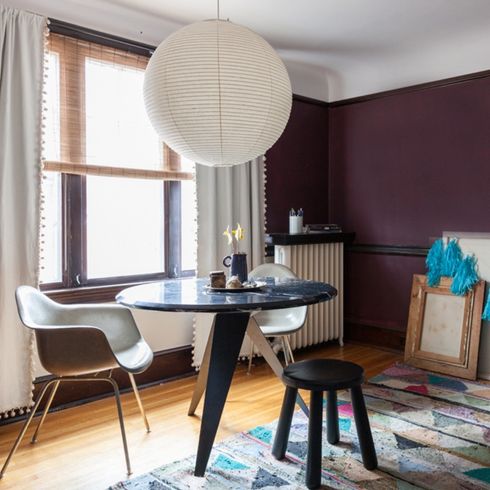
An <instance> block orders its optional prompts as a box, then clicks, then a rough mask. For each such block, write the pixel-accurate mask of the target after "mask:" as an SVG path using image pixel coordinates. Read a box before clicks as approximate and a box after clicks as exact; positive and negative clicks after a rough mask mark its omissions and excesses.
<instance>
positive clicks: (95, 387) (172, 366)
mask: <svg viewBox="0 0 490 490" xmlns="http://www.w3.org/2000/svg"><path fill="white" fill-rule="evenodd" d="M154 356H155V357H154V359H153V363H152V364H151V366H150V367H149V368H148V369H147V370H146V371H145V372H144V373H141V374H138V375H136V376H135V379H136V382H137V383H138V387H140V388H145V387H148V386H153V385H156V384H160V383H164V382H168V381H173V380H175V379H179V378H185V377H188V376H193V375H196V374H197V373H196V371H195V369H194V368H193V367H192V346H190V345H185V346H183V347H176V348H174V349H168V350H164V351H159V352H155V354H154ZM112 377H113V378H114V379H115V380H116V381H117V384H118V385H119V388H120V390H121V392H123V393H124V392H127V391H131V390H132V388H131V384H130V381H129V377H128V375H127V374H126V373H125V372H124V371H122V370H121V369H114V371H113V372H112ZM49 379H52V376H42V377H40V378H37V379H36V380H35V381H34V394H33V396H34V399H36V398H37V396H38V395H39V392H40V391H41V389H42V387H43V384H44V383H45V382H46V381H48V380H49ZM108 396H114V392H113V391H112V388H111V386H110V385H108V384H107V383H97V382H93V383H76V382H75V383H69V382H65V383H61V385H60V388H59V390H58V392H57V393H56V396H55V398H54V400H53V403H52V406H51V409H50V412H54V411H57V410H62V409H64V408H70V407H74V406H77V405H82V404H84V403H89V402H92V401H95V400H99V399H101V398H106V397H108ZM44 404H45V403H44V401H43V402H41V405H40V407H39V409H40V410H42V409H43V408H44ZM24 418H26V415H21V416H17V417H11V418H8V419H2V420H0V425H4V424H10V423H13V422H17V421H18V420H22V419H24Z"/></svg>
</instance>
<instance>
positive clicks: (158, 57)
mask: <svg viewBox="0 0 490 490" xmlns="http://www.w3.org/2000/svg"><path fill="white" fill-rule="evenodd" d="M144 100H145V106H146V111H147V113H148V116H149V118H150V121H151V123H152V125H153V127H154V128H155V130H156V131H157V133H158V134H159V136H160V137H161V138H162V140H163V141H164V142H165V143H166V144H167V145H168V146H170V148H172V149H173V150H174V151H176V152H177V153H179V154H180V155H182V156H184V157H186V158H188V159H190V160H192V161H194V162H197V163H201V164H204V165H209V166H229V165H236V164H240V163H244V162H247V161H249V160H252V159H254V158H256V157H258V156H259V155H263V154H264V153H265V152H266V150H268V149H269V148H270V147H271V146H272V145H273V144H274V143H275V142H276V141H277V139H278V138H279V136H280V135H281V134H282V132H283V130H284V128H285V126H286V123H287V121H288V119H289V114H290V112H291V103H292V94H291V83H290V81H289V76H288V73H287V70H286V67H285V66H284V63H283V62H282V60H281V59H280V58H279V56H278V55H277V53H276V52H275V51H274V49H273V48H272V46H271V45H270V44H269V43H268V42H267V41H265V40H264V39H263V38H261V37H260V36H259V35H258V34H256V33H255V32H253V31H251V30H250V29H247V28H246V27H242V26H239V25H237V24H233V23H231V22H229V21H223V20H207V21H203V22H197V23H195V24H190V25H188V26H186V27H183V28H182V29H179V30H178V31H177V32H175V33H173V34H172V35H170V36H169V37H168V38H167V39H165V40H164V41H163V42H162V43H161V44H160V46H158V48H157V50H156V51H155V53H154V54H153V56H152V58H151V59H150V62H149V64H148V67H147V69H146V74H145V82H144Z"/></svg>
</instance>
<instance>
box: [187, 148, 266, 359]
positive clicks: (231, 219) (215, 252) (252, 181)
mask: <svg viewBox="0 0 490 490" xmlns="http://www.w3.org/2000/svg"><path fill="white" fill-rule="evenodd" d="M196 197H197V212H198V217H197V276H198V277H204V276H207V275H208V274H209V271H211V270H223V264H222V260H223V257H225V256H226V255H229V254H230V252H231V250H230V246H229V245H228V243H227V241H226V238H225V237H224V236H223V231H224V230H225V229H226V227H227V226H230V228H231V227H233V228H234V227H235V226H236V224H237V222H238V223H240V225H241V226H242V227H243V228H244V230H245V238H244V239H243V241H241V242H240V251H241V252H245V253H247V262H248V269H249V271H250V270H252V269H253V268H254V267H256V266H258V265H259V264H262V263H263V262H264V256H265V243H264V235H265V157H259V158H256V159H255V160H253V161H251V162H247V163H244V164H243V165H235V166H233V167H206V166H204V165H196ZM225 272H227V271H225ZM213 317H214V315H208V314H199V315H196V316H195V319H194V355H193V361H194V363H193V365H194V366H196V367H199V366H200V365H201V360H202V356H203V354H204V349H205V347H206V342H207V339H208V336H209V331H210V329H211V326H212V321H213ZM249 350H250V346H249V344H248V339H245V342H244V344H243V346H242V350H241V353H240V355H241V356H245V355H248V353H249Z"/></svg>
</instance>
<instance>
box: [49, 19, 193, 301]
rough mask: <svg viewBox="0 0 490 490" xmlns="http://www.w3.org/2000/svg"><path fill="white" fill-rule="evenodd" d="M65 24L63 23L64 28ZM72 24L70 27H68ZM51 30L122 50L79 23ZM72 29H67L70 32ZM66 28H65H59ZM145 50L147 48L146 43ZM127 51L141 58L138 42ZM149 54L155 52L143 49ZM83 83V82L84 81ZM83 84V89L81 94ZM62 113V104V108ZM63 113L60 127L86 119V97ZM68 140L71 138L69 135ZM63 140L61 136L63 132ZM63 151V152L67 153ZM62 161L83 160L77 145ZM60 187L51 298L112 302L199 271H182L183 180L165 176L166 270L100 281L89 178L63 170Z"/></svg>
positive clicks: (108, 39)
mask: <svg viewBox="0 0 490 490" xmlns="http://www.w3.org/2000/svg"><path fill="white" fill-rule="evenodd" d="M60 25H61V27H60ZM67 26H68V27H67ZM50 28H51V31H52V32H55V33H56V32H58V33H62V34H63V35H69V36H71V37H74V38H76V39H84V40H89V41H92V42H96V43H99V44H101V45H105V46H109V47H114V48H119V49H120V48H121V47H122V46H121V45H120V42H119V41H117V39H118V38H115V39H116V41H117V42H115V43H111V39H110V38H111V37H110V36H106V35H103V36H102V37H101V34H100V33H96V32H95V31H93V32H91V33H89V34H90V35H91V37H90V38H89V39H88V38H87V32H86V30H84V31H83V33H82V35H80V31H79V30H77V29H76V28H75V26H70V25H69V24H64V23H59V22H57V21H51V24H50ZM67 29H68V30H67ZM60 31H62V32H60ZM145 48H146V47H145ZM124 49H126V50H127V51H129V52H131V51H133V52H134V53H136V54H138V55H140V56H141V54H142V52H141V50H140V47H139V46H137V45H136V46H132V45H131V44H128V45H125V46H124ZM144 54H146V56H149V54H151V52H150V51H149V50H147V51H144ZM75 78H77V80H73V83H75V84H78V83H80V80H81V79H83V78H82V77H75ZM82 83H83V82H82ZM83 91H84V88H83V90H82V88H79V92H80V94H82V93H83ZM61 110H62V111H63V107H62V108H61ZM65 110H66V114H68V113H69V115H68V116H67V115H66V114H65V127H63V123H62V127H61V131H62V132H63V131H69V129H67V128H69V126H70V123H72V122H73V121H69V120H68V119H69V118H73V117H74V118H78V119H80V118H83V117H84V108H83V101H80V110H79V111H69V110H67V109H65ZM76 125H77V126H78V127H80V128H82V132H83V129H84V124H80V121H77V123H76ZM64 137H65V138H67V137H68V136H67V135H66V134H65V135H64ZM62 138H63V135H62ZM80 141H81V142H82V144H83V142H84V134H81V136H80ZM63 152H64V153H65V154H63ZM61 159H62V160H63V161H69V162H74V163H82V161H81V158H80V153H79V151H78V150H77V148H76V145H75V148H69V149H68V150H66V149H63V148H62V155H61ZM60 175H61V189H62V193H61V194H62V198H61V200H62V203H61V208H62V242H63V247H62V281H61V282H58V283H44V284H42V285H41V289H42V290H43V291H45V292H46V293H47V294H48V295H49V296H50V297H52V298H53V299H55V300H57V301H60V302H64V303H77V302H99V301H113V300H114V297H115V295H116V294H117V293H118V292H119V291H120V290H121V289H123V288H124V287H127V286H128V285H132V284H139V283H143V282H148V281H155V280H161V279H165V278H175V277H185V276H193V275H194V274H195V271H193V270H190V271H182V270H181V259H182V257H181V182H180V181H178V180H163V181H162V185H163V200H164V202H163V206H164V249H165V255H164V261H165V262H164V272H161V273H154V274H141V275H131V276H118V277H109V278H100V279H88V278H87V273H86V271H87V267H86V265H87V250H86V243H87V242H86V238H87V237H86V235H87V233H86V230H87V216H86V176H85V175H75V174H70V173H61V174H60Z"/></svg>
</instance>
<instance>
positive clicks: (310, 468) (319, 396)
mask: <svg viewBox="0 0 490 490" xmlns="http://www.w3.org/2000/svg"><path fill="white" fill-rule="evenodd" d="M322 412H323V391H312V392H311V394H310V420H309V423H308V456H307V459H306V486H307V487H308V488H318V487H319V486H320V485H321V482H322Z"/></svg>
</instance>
